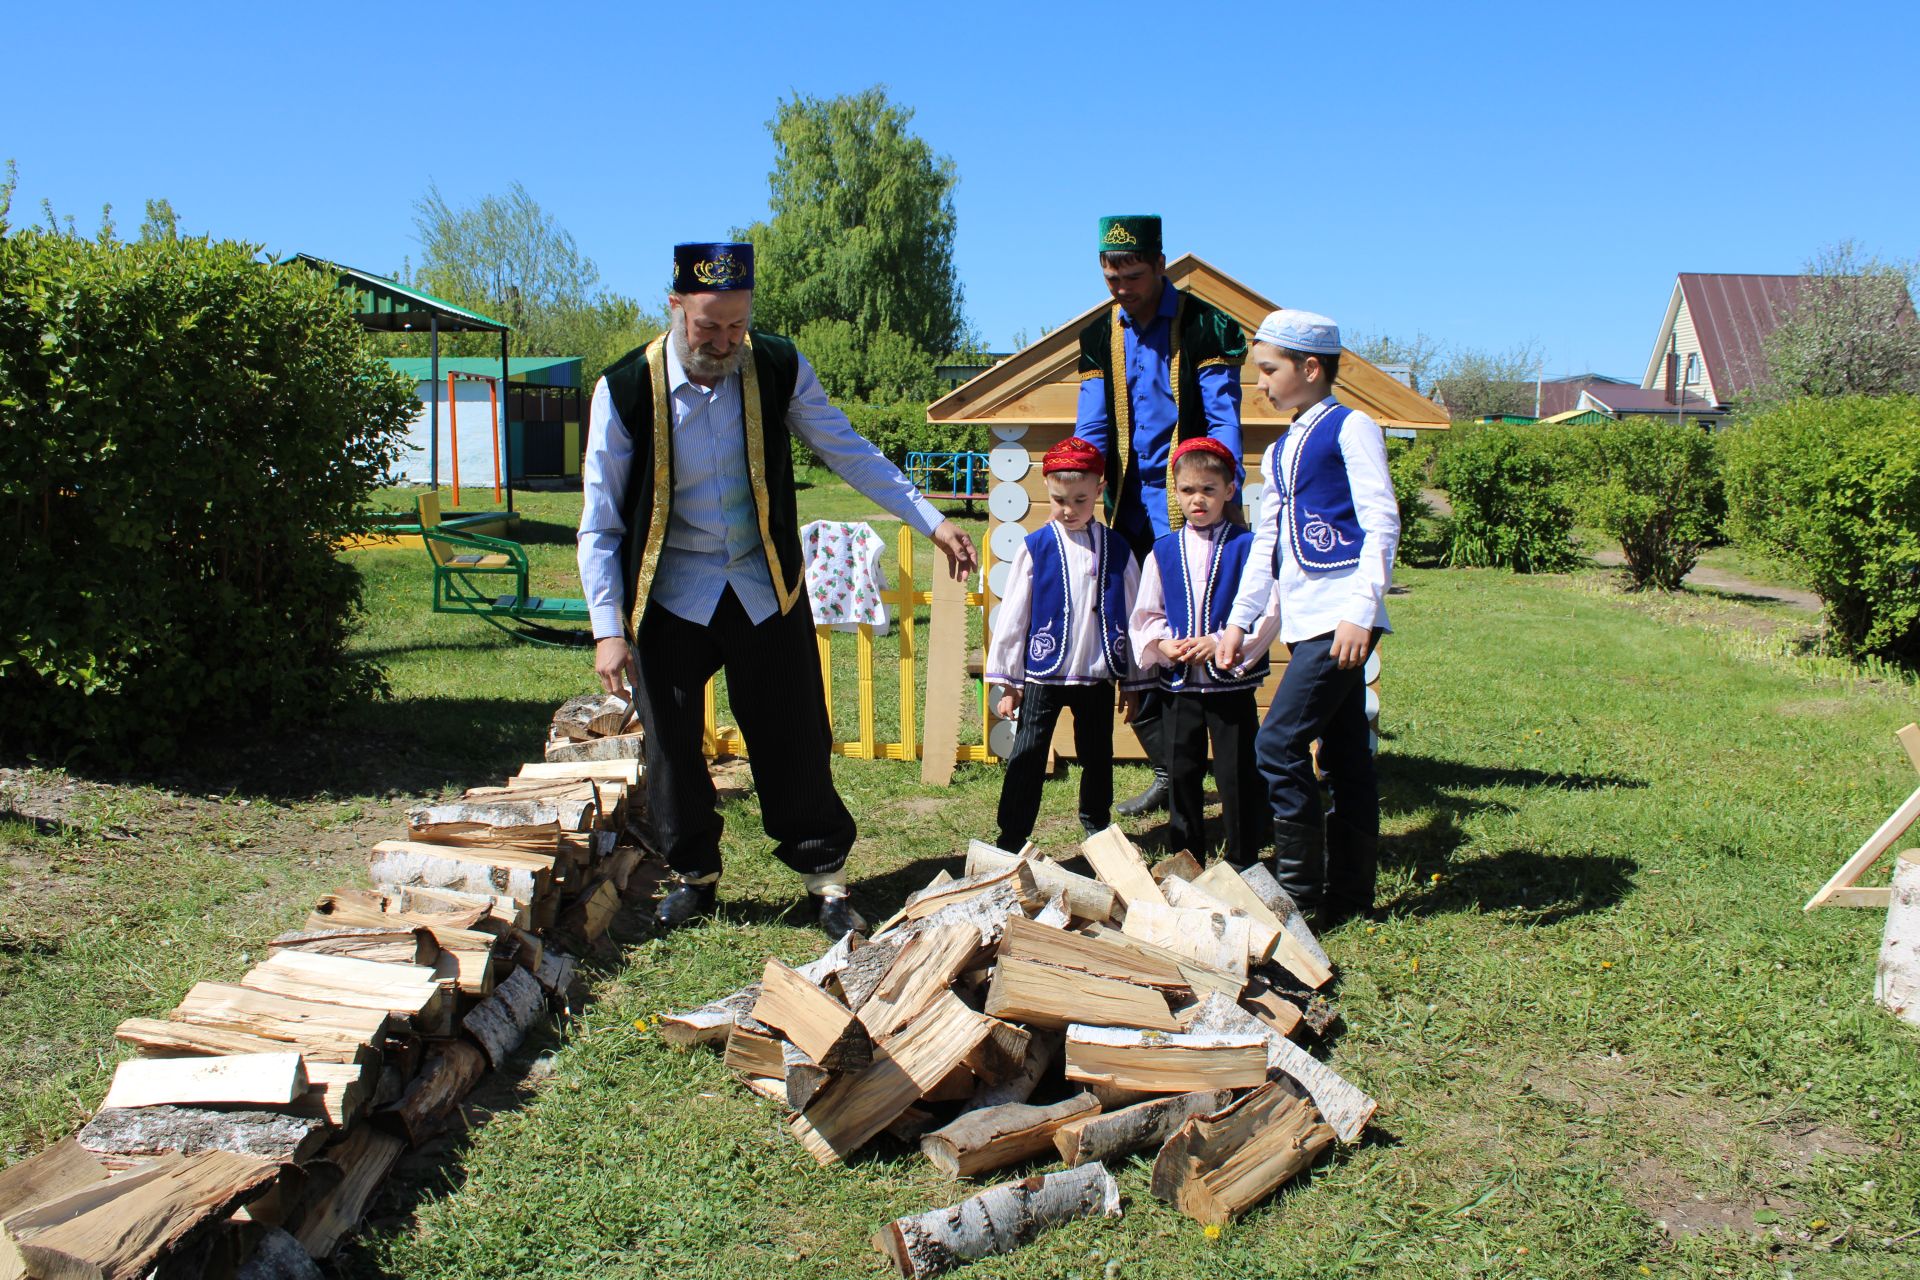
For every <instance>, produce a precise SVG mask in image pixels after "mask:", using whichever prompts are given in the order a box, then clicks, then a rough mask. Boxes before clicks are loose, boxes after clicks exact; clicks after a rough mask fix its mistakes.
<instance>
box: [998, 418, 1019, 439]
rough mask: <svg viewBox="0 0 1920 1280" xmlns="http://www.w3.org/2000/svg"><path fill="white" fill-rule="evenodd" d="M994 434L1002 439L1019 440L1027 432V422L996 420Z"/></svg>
mask: <svg viewBox="0 0 1920 1280" xmlns="http://www.w3.org/2000/svg"><path fill="white" fill-rule="evenodd" d="M993 434H994V435H995V437H997V438H998V439H1001V440H1018V439H1020V438H1021V437H1022V436H1024V435H1026V434H1027V424H1026V423H1024V422H996V423H994V424H993Z"/></svg>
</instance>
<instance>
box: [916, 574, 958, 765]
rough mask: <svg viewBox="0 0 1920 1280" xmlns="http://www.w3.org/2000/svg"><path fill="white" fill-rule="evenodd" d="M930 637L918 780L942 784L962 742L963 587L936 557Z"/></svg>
mask: <svg viewBox="0 0 1920 1280" xmlns="http://www.w3.org/2000/svg"><path fill="white" fill-rule="evenodd" d="M929 625H930V628H931V630H932V632H933V639H932V642H931V644H930V645H929V646H928V651H927V739H926V744H925V747H924V748H923V750H922V751H921V753H920V781H922V782H924V783H927V784H928V785H930V786H935V787H944V786H947V785H948V784H949V783H951V782H952V781H953V766H954V762H955V759H956V755H957V750H958V747H959V743H960V695H961V692H962V682H963V681H964V680H965V678H966V667H965V664H966V647H967V588H966V584H965V583H962V582H955V581H954V580H953V579H952V578H951V577H950V576H948V575H947V574H946V573H945V572H943V571H942V569H941V566H940V565H939V564H938V563H936V564H935V565H934V567H933V617H932V620H931V622H930V624H929Z"/></svg>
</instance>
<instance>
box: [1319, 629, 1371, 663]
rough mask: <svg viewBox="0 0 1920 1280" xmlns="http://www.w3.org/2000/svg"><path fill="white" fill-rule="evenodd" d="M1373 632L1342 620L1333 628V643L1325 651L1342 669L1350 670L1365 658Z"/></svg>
mask: <svg viewBox="0 0 1920 1280" xmlns="http://www.w3.org/2000/svg"><path fill="white" fill-rule="evenodd" d="M1372 641H1373V633H1372V632H1371V631H1368V630H1367V629H1366V628H1365V627H1362V626H1356V625H1355V624H1353V623H1351V622H1343V623H1341V624H1340V625H1339V626H1337V627H1335V628H1334V629H1333V644H1332V646H1331V647H1330V648H1328V650H1327V653H1328V654H1329V656H1331V657H1332V658H1333V660H1334V662H1335V663H1336V664H1337V665H1338V666H1339V668H1340V669H1341V670H1342V671H1351V670H1352V669H1353V668H1355V667H1357V666H1359V665H1360V664H1361V663H1363V662H1365V661H1366V660H1367V646H1368V645H1369V644H1370V643H1372Z"/></svg>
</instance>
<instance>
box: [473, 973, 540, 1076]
mask: <svg viewBox="0 0 1920 1280" xmlns="http://www.w3.org/2000/svg"><path fill="white" fill-rule="evenodd" d="M546 1011H547V993H546V992H544V991H542V990H541V989H540V984H539V983H538V982H536V981H534V979H533V975H532V974H530V973H528V972H527V971H526V970H525V969H515V970H514V971H513V972H512V973H511V974H510V975H508V977H507V980H506V981H505V982H503V983H501V984H500V985H499V986H498V987H497V988H495V989H494V993H493V994H492V995H491V996H488V997H487V998H486V999H485V1000H483V1001H481V1002H480V1003H479V1004H477V1005H475V1006H474V1008H473V1012H471V1013H469V1014H468V1015H467V1016H466V1017H465V1018H463V1019H462V1020H461V1023H460V1025H461V1026H463V1027H465V1028H466V1029H467V1034H468V1035H470V1036H472V1037H473V1038H474V1039H475V1040H477V1041H479V1042H480V1048H481V1049H482V1050H484V1051H485V1052H486V1055H487V1061H488V1062H490V1063H492V1064H493V1069H494V1070H495V1071H498V1070H499V1069H500V1067H501V1064H503V1063H504V1062H506V1060H507V1058H508V1057H509V1056H511V1055H512V1053H513V1051H514V1050H515V1049H518V1048H519V1047H520V1042H521V1041H522V1040H524V1039H526V1038H527V1032H528V1031H530V1030H532V1028H533V1025H534V1024H535V1023H536V1022H538V1021H540V1019H541V1017H542V1016H543V1015H544V1014H545V1013H546Z"/></svg>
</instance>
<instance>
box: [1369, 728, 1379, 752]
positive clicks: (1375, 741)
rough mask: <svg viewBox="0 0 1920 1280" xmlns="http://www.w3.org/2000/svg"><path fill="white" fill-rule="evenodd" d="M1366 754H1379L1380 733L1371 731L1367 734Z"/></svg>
mask: <svg viewBox="0 0 1920 1280" xmlns="http://www.w3.org/2000/svg"><path fill="white" fill-rule="evenodd" d="M1367 754H1369V755H1375V756H1377V755H1379V754H1380V735H1379V734H1377V733H1373V732H1371V731H1369V732H1368V734H1367Z"/></svg>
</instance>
